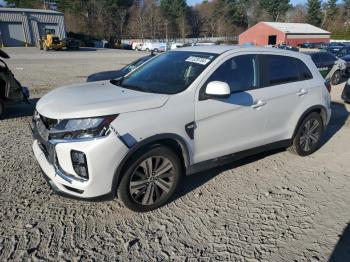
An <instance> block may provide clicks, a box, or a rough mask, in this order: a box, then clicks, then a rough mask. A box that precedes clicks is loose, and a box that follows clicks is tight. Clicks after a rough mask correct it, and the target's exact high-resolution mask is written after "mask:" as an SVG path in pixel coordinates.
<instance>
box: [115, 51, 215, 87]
mask: <svg viewBox="0 0 350 262" xmlns="http://www.w3.org/2000/svg"><path fill="white" fill-rule="evenodd" d="M216 57H217V55H215V54H209V53H198V52H186V51H176V52H166V53H164V54H162V55H159V56H158V57H156V58H154V59H152V60H151V61H149V62H148V63H146V64H144V65H143V66H141V67H139V68H138V69H136V70H135V71H133V72H132V73H130V74H129V75H127V76H126V77H125V78H124V79H123V80H122V81H121V82H120V83H119V85H120V86H122V87H124V88H129V89H133V90H137V91H142V92H150V93H160V94H177V93H180V92H182V91H184V90H185V89H186V88H187V87H188V86H189V85H190V84H191V83H192V82H193V81H194V80H195V79H196V78H197V77H198V76H199V75H200V74H201V73H202V72H203V70H204V69H205V68H206V67H207V66H208V65H209V64H210V63H211V62H212V61H213V60H214V59H215V58H216Z"/></svg>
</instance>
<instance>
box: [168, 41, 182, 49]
mask: <svg viewBox="0 0 350 262" xmlns="http://www.w3.org/2000/svg"><path fill="white" fill-rule="evenodd" d="M181 47H184V43H172V44H171V45H170V50H174V49H176V48H181Z"/></svg>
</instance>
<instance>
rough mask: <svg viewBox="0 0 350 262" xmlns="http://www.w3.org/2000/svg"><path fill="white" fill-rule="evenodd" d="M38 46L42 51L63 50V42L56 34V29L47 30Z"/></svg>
mask: <svg viewBox="0 0 350 262" xmlns="http://www.w3.org/2000/svg"><path fill="white" fill-rule="evenodd" d="M38 45H39V48H40V50H45V51H49V50H62V49H63V42H62V40H61V39H60V38H59V36H57V35H56V34H55V30H54V29H45V30H44V36H43V37H42V39H40V40H39V44H38Z"/></svg>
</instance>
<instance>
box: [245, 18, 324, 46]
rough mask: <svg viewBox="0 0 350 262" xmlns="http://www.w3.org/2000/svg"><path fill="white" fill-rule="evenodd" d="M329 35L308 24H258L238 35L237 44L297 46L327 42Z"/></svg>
mask: <svg viewBox="0 0 350 262" xmlns="http://www.w3.org/2000/svg"><path fill="white" fill-rule="evenodd" d="M330 35H331V33H330V32H328V31H325V30H323V29H321V28H318V27H316V26H313V25H310V24H302V23H277V22H260V23H258V24H256V25H255V26H252V27H251V28H249V29H248V30H247V31H245V32H243V33H242V34H240V36H239V44H247V43H251V44H254V45H260V46H265V45H278V44H286V45H290V46H298V45H299V44H302V43H307V42H309V43H318V42H329V40H330Z"/></svg>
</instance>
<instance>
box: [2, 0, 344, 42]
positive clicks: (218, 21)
mask: <svg viewBox="0 0 350 262" xmlns="http://www.w3.org/2000/svg"><path fill="white" fill-rule="evenodd" d="M6 2H7V4H8V5H9V6H12V7H24V8H48V7H49V6H52V5H53V4H54V6H55V8H56V7H57V9H58V11H62V12H64V13H65V17H66V24H67V29H68V31H71V32H75V33H83V34H85V35H89V36H91V37H95V38H100V39H102V38H103V39H106V40H109V41H117V40H119V39H125V38H131V39H132V38H137V39H173V38H186V37H216V36H220V37H223V36H232V35H237V34H239V33H241V32H243V31H244V30H246V29H247V28H248V27H251V26H253V25H255V24H256V23H258V22H260V21H278V22H296V23H304V22H306V23H310V24H313V25H315V26H318V27H322V28H324V29H326V30H329V31H331V32H333V34H334V36H338V37H343V38H344V37H345V38H350V30H349V26H350V0H342V1H340V2H339V1H337V0H327V1H326V2H323V1H321V0H308V1H307V3H306V4H304V5H296V6H293V5H291V3H290V1H289V0H204V1H203V2H202V3H200V4H197V5H195V6H188V5H187V3H186V0H51V1H43V0H7V1H6Z"/></svg>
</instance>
